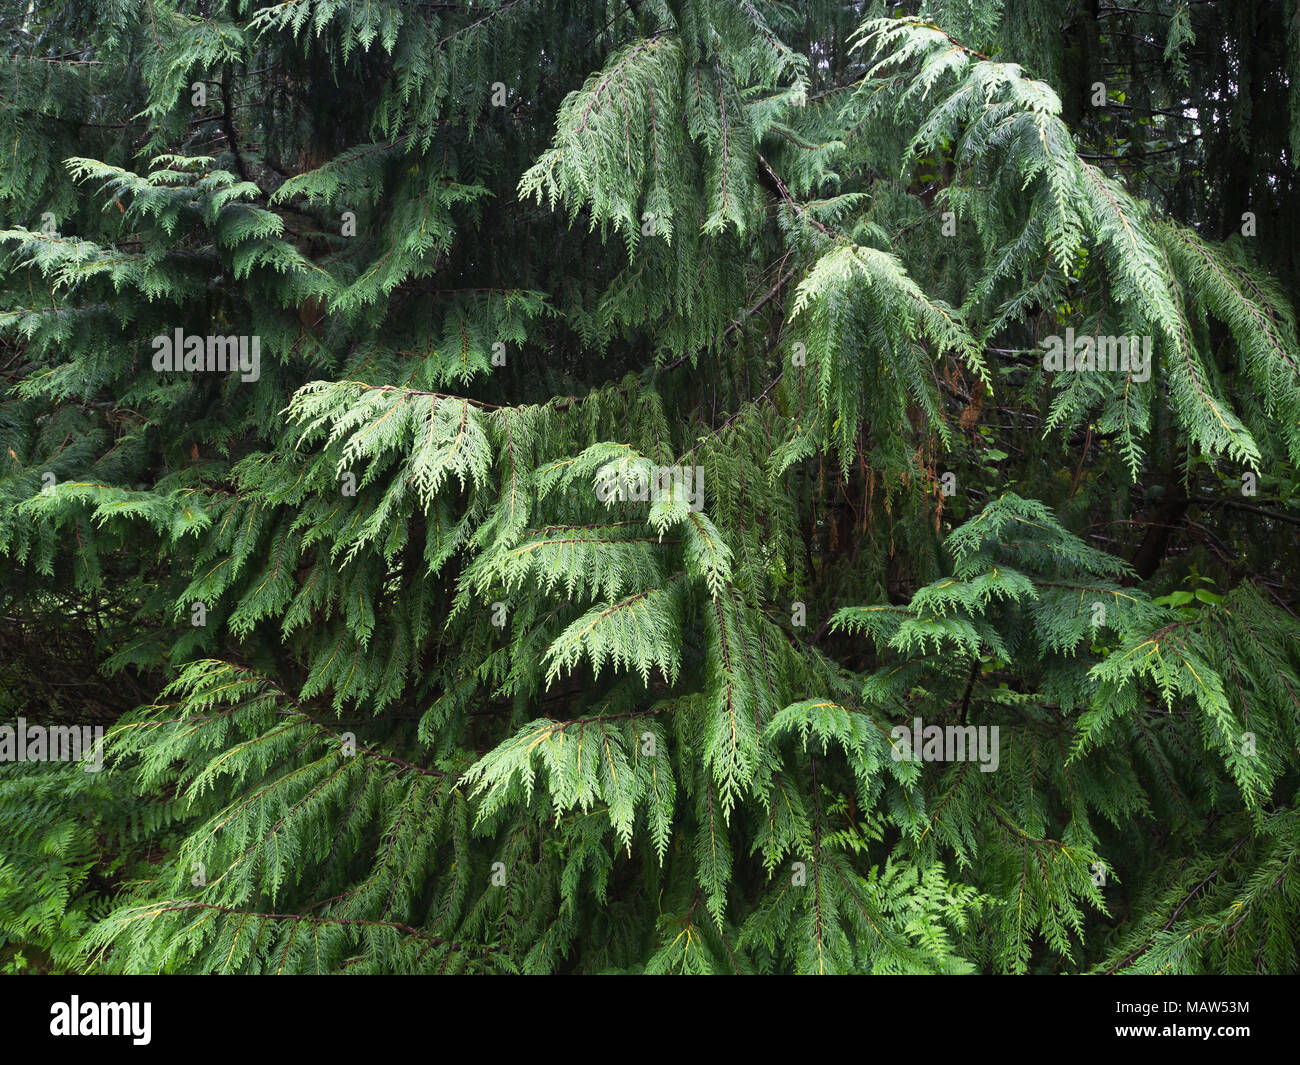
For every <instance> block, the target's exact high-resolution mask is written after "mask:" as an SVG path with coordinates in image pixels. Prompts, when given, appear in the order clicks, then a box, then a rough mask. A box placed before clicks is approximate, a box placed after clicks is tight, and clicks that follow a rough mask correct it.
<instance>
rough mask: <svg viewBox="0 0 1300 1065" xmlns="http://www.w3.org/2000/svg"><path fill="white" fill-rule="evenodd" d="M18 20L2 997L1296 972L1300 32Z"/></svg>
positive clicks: (857, 23)
mask: <svg viewBox="0 0 1300 1065" xmlns="http://www.w3.org/2000/svg"><path fill="white" fill-rule="evenodd" d="M18 6H19V7H20V8H23V9H26V10H25V11H24V10H20V11H18V12H17V13H9V14H6V15H4V16H3V18H0V35H2V39H3V42H4V46H5V59H6V63H7V65H8V67H11V68H12V69H11V70H8V71H7V75H8V76H6V77H4V78H0V139H3V141H4V143H5V145H6V151H7V152H9V154H10V159H9V160H8V161H7V162H6V163H5V164H4V166H3V168H0V222H2V223H3V224H2V225H0V239H2V240H3V246H2V247H3V256H4V257H3V259H0V356H2V357H3V362H4V377H5V381H4V394H3V398H2V399H0V437H2V439H3V444H4V451H3V452H0V460H2V461H0V552H3V553H4V555H5V558H6V572H5V574H4V577H3V579H2V580H0V606H2V607H3V611H2V613H3V620H2V621H0V639H2V641H3V643H2V644H0V649H2V650H3V653H4V660H3V664H4V668H5V673H6V677H7V684H6V687H5V690H4V693H3V710H4V712H5V717H6V719H7V720H9V719H12V718H14V717H16V716H18V715H24V716H25V717H26V718H27V719H29V720H31V721H50V722H69V723H71V722H76V723H86V724H94V723H101V724H108V725H110V726H111V727H110V728H109V730H108V737H107V742H106V746H107V757H108V765H107V767H106V768H105V769H104V771H103V772H102V773H98V774H91V773H84V772H82V771H81V769H80V768H78V767H76V766H72V765H33V764H16V765H0V936H2V937H4V938H5V939H6V940H7V941H8V943H9V945H10V953H9V954H7V955H6V957H5V962H6V964H8V965H9V966H10V967H12V968H21V967H22V965H23V964H24V962H26V961H27V960H29V959H27V958H26V956H25V955H24V956H23V958H22V960H21V961H20V960H18V957H17V955H15V954H14V953H13V952H14V951H27V952H28V953H31V954H32V955H33V956H34V957H35V958H36V959H37V961H38V965H39V967H42V968H54V969H61V970H62V969H74V970H80V969H102V970H106V971H126V972H253V973H278V972H286V973H288V972H349V973H351V972H384V973H388V972H403V973H406V972H428V971H437V972H475V973H477V972H530V973H547V972H606V971H614V972H656V973H658V972H761V973H770V972H808V973H823V972H825V973H830V972H876V973H915V972H927V973H928V972H940V973H970V972H986V973H988V972H999V973H1000V972H1009V973H1025V972H1033V973H1056V972H1072V973H1083V972H1110V971H1124V972H1180V973H1201V972H1265V973H1283V972H1289V973H1294V972H1296V971H1298V970H1300V956H1298V953H1297V951H1298V950H1300V948H1298V947H1297V943H1298V942H1300V820H1298V815H1297V811H1296V808H1295V803H1296V799H1297V789H1298V787H1300V639H1298V637H1300V625H1298V624H1297V621H1296V613H1295V612H1296V610H1297V609H1300V592H1298V591H1297V581H1296V572H1297V568H1298V565H1297V564H1298V563H1300V550H1297V531H1298V530H1300V474H1298V473H1297V467H1298V466H1300V343H1298V342H1297V336H1296V326H1295V317H1294V310H1293V307H1292V303H1291V296H1290V289H1291V288H1292V286H1293V285H1294V282H1295V279H1296V277H1297V276H1300V270H1298V269H1297V265H1298V264H1297V263H1296V261H1295V249H1294V246H1293V245H1292V244H1288V242H1287V239H1286V238H1285V237H1284V236H1283V235H1282V234H1284V233H1286V232H1292V231H1293V229H1294V224H1295V219H1296V218H1297V214H1296V203H1295V197H1296V185H1295V181H1296V176H1295V171H1294V160H1295V158H1296V154H1297V152H1298V151H1300V98H1297V96H1296V92H1297V91H1298V90H1297V88H1296V86H1298V85H1300V76H1297V72H1300V40H1298V39H1297V34H1300V24H1297V22H1296V20H1295V18H1294V12H1293V11H1292V12H1291V14H1290V16H1289V18H1288V17H1284V13H1285V5H1282V4H1280V3H1274V2H1269V0H1238V2H1233V3H1230V2H1228V0H1212V2H1209V3H1200V4H1185V3H1176V4H1160V5H1157V4H1146V3H1144V2H1139V3H1136V4H1135V5H1134V6H1133V7H1130V8H1124V9H1120V8H1113V9H1110V8H1108V9H1106V16H1107V17H1105V18H1096V17H1092V16H1091V15H1089V13H1088V11H1087V10H1085V6H1084V5H1076V4H1065V5H1059V4H1049V3H1045V2H1038V0H1035V2H1031V3H1025V4H1006V5H1004V4H1002V3H1000V2H997V0H943V2H937V3H932V4H927V5H925V7H924V10H917V8H916V5H913V4H910V3H908V4H887V3H884V2H882V0H875V2H871V3H830V2H825V0H815V2H812V3H807V4H799V5H787V4H782V3H777V2H773V0H749V2H737V0H638V2H625V0H619V2H614V0H599V2H595V3H578V2H572V0H492V2H488V3H473V4H470V3H445V4H444V3H433V4H431V3H425V2H416V0H389V2H388V3H354V2H347V0H313V2H307V0H290V2H288V3H279V4H262V3H260V2H258V0H229V2H217V0H212V2H209V0H197V2H195V0H144V2H141V3H135V2H132V3H127V2H125V0H92V2H82V3H63V2H58V0H37V2H35V3H33V4H31V5H28V4H26V3H24V4H22V5H18ZM1004 8H1005V10H1004ZM1166 9H1168V10H1166ZM1243 12H1244V13H1245V14H1243ZM1243 27H1249V28H1250V29H1251V30H1252V32H1257V31H1260V29H1261V28H1270V27H1271V28H1272V30H1273V31H1276V32H1275V39H1272V40H1271V42H1270V43H1269V45H1268V46H1267V47H1266V48H1263V49H1261V50H1260V52H1259V53H1258V54H1257V55H1252V56H1247V54H1246V52H1244V51H1242V50H1241V48H1242V46H1241V44H1240V42H1241V41H1242V40H1249V35H1247V36H1246V37H1242V36H1241V34H1242V32H1243V29H1242V28H1243ZM1135 42H1136V43H1135ZM1234 49H1236V51H1235V52H1233V59H1234V61H1235V65H1234V62H1229V61H1228V60H1225V59H1224V58H1223V53H1224V51H1225V50H1228V51H1233V50H1234ZM1288 72H1290V73H1289V74H1288ZM1288 78H1289V79H1290V81H1289V83H1288V80H1287V79H1288ZM1097 82H1100V83H1102V88H1101V100H1102V102H1101V103H1100V104H1094V103H1092V102H1091V100H1092V98H1093V96H1094V95H1095V94H1096V91H1097V90H1096V89H1095V88H1094V87H1093V86H1094V83H1097ZM196 86H197V87H196ZM1229 86H1230V87H1231V88H1230V89H1229ZM204 96H205V97H206V99H205V101H203V102H199V103H195V102H194V101H195V100H196V99H200V98H202V97H204ZM1189 115H1190V116H1192V117H1191V118H1190V119H1189V117H1188V116H1189ZM1192 126H1194V127H1195V129H1191V128H1189V127H1192ZM11 148H12V151H11V150H10V149H11ZM1223 153H1226V157H1227V159H1228V162H1227V163H1226V164H1225V163H1224V161H1223V160H1224V158H1225V155H1224V154H1223ZM1193 188H1194V189H1195V190H1196V191H1189V190H1190V189H1193ZM1247 211H1249V212H1251V213H1252V214H1253V215H1254V217H1255V220H1256V223H1257V227H1258V231H1257V233H1256V232H1255V231H1254V230H1250V229H1249V227H1248V226H1247V227H1244V228H1243V219H1242V217H1241V216H1242V214H1243V212H1247ZM1247 230H1249V231H1247ZM178 330H179V331H181V333H182V334H184V335H189V336H197V337H200V338H210V337H215V336H220V337H245V338H253V337H255V338H257V341H258V345H259V347H258V350H259V352H260V362H259V363H258V364H257V366H256V368H255V371H254V372H252V373H244V374H243V375H242V376H241V374H240V372H238V371H235V372H231V371H229V370H227V371H225V372H186V371H185V370H184V369H164V370H162V371H159V370H157V369H155V363H154V353H155V344H154V338H155V337H165V338H171V337H173V336H174V335H175V334H176V331H178ZM1067 330H1072V331H1073V332H1072V334H1071V335H1075V334H1077V335H1078V336H1081V337H1082V336H1088V337H1099V336H1100V337H1109V336H1116V337H1128V336H1134V337H1148V338H1150V339H1151V342H1152V347H1153V350H1154V357H1153V360H1152V364H1151V367H1150V374H1149V376H1145V375H1143V374H1142V373H1138V372H1133V371H1132V370H1127V372H1111V373H1075V374H1070V373H1053V372H1051V371H1050V370H1049V369H1048V368H1046V367H1045V365H1044V362H1043V350H1044V349H1043V342H1044V338H1046V337H1049V336H1055V335H1064V334H1065V333H1066V331H1067ZM232 350H234V349H232ZM245 369H246V370H247V369H248V368H247V367H245ZM664 469H671V470H677V471H679V476H678V478H677V479H676V480H671V479H670V480H666V481H664V482H662V484H657V478H658V476H659V473H660V471H662V470H664ZM684 470H685V471H690V479H689V480H687V479H685V477H684V475H681V474H680V471H684ZM1243 475H1245V477H1244V479H1243ZM652 484H657V487H658V488H662V489H663V490H656V491H653V492H651V491H649V490H648V486H650V485H652ZM1248 484H1250V485H1253V490H1252V491H1251V494H1243V492H1244V490H1245V486H1246V485H1248ZM917 718H920V719H923V720H924V721H925V722H926V723H927V724H938V725H941V726H947V727H950V728H954V729H967V728H969V729H971V730H972V734H973V731H974V729H975V728H977V727H978V728H983V729H988V730H991V729H993V728H995V727H996V729H997V733H996V735H997V736H998V737H999V740H998V747H997V754H998V756H997V759H996V765H995V766H994V767H992V768H991V769H990V767H989V766H988V765H981V764H977V763H975V762H973V761H971V760H964V761H938V762H932V761H924V762H921V761H916V760H909V759H905V758H902V759H900V758H899V757H898V753H899V751H900V749H901V748H902V746H903V744H902V743H901V742H900V740H899V738H898V736H897V728H898V727H899V726H907V727H909V728H910V727H911V726H912V724H913V722H914V721H915V720H916V719H917ZM986 770H987V771H986Z"/></svg>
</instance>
